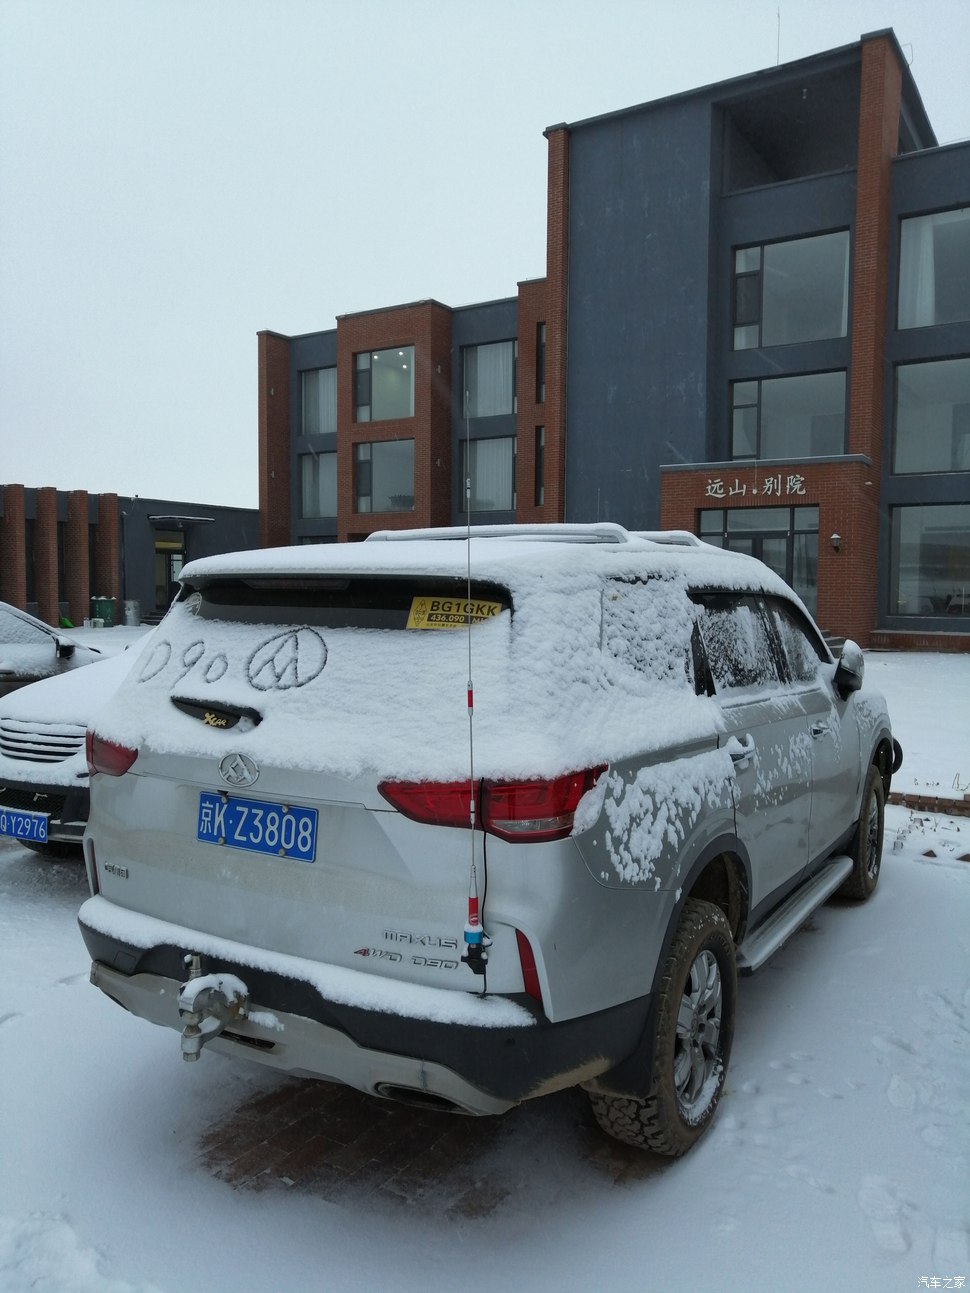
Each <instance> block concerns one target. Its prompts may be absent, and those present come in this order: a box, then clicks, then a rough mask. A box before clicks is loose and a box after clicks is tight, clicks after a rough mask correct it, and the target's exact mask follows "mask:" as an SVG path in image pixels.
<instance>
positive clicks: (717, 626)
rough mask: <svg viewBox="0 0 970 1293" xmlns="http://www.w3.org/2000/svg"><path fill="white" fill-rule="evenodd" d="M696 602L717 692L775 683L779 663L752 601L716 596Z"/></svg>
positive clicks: (758, 607)
mask: <svg viewBox="0 0 970 1293" xmlns="http://www.w3.org/2000/svg"><path fill="white" fill-rule="evenodd" d="M698 600H699V602H700V605H701V608H702V613H701V637H702V638H703V640H704V649H705V652H706V654H707V660H708V663H709V664H710V666H711V674H712V675H713V678H714V684H715V686H716V688H717V690H718V691H719V692H723V691H733V690H735V689H736V688H740V687H762V686H765V685H766V684H768V683H774V682H778V681H779V673H778V662H777V660H776V659H775V653H774V649H773V647H772V643H771V635H770V633H769V631H768V622H767V620H766V618H765V615H764V611H763V609H762V607H761V606H760V605H759V603H757V602H756V601H755V599H754V598H753V597H728V596H721V595H718V594H711V595H708V596H703V597H701V598H699V599H698Z"/></svg>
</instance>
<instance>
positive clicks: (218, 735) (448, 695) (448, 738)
mask: <svg viewBox="0 0 970 1293" xmlns="http://www.w3.org/2000/svg"><path fill="white" fill-rule="evenodd" d="M471 546H472V551H471V565H472V571H473V575H474V578H475V579H476V580H479V581H488V582H493V583H497V584H500V585H502V586H504V587H506V588H508V589H509V591H510V593H511V596H512V600H513V607H514V610H513V613H511V614H510V613H509V611H507V610H506V611H503V612H502V613H501V614H500V615H497V616H496V617H495V618H493V619H491V620H489V621H487V622H485V623H482V624H476V625H475V626H474V628H473V629H472V631H471V634H470V635H469V634H466V633H465V632H463V631H459V632H445V631H437V632H426V631H420V630H413V629H412V630H387V629H380V630H377V629H359V628H342V629H321V630H319V631H318V632H317V631H312V632H313V635H314V636H315V637H317V638H322V639H323V642H324V644H325V647H324V649H323V650H322V651H321V649H320V648H319V647H318V648H317V650H318V653H319V654H320V655H325V667H322V668H320V669H319V670H318V671H317V672H316V676H314V677H313V678H312V679H311V680H309V681H307V682H306V683H305V685H304V684H303V683H300V684H299V685H290V686H288V687H285V688H278V689H270V690H266V689H264V688H263V687H262V685H260V682H259V680H258V679H257V680H255V681H254V673H253V665H254V661H256V660H257V659H258V657H259V652H260V651H261V650H265V649H268V648H270V647H271V646H272V643H273V641H274V639H275V638H276V637H278V636H279V635H280V625H279V624H273V625H269V624H266V625H253V624H240V623H229V622H226V621H219V620H216V619H208V618H206V619H203V618H196V617H195V616H194V615H193V613H192V608H191V604H190V603H187V602H181V603H177V604H176V605H175V606H173V608H172V609H171V610H170V611H169V613H168V615H167V616H166V618H165V620H164V621H163V623H162V625H161V626H160V628H159V630H158V631H157V634H156V636H155V639H154V641H153V643H152V646H151V648H150V649H149V650H148V651H146V652H145V653H144V654H143V656H142V659H141V663H140V665H139V667H138V668H136V669H134V670H133V671H132V672H131V674H130V675H129V677H128V678H127V679H126V681H125V682H124V683H123V685H122V686H121V688H120V689H119V691H118V693H117V695H116V696H115V697H114V698H113V699H112V700H111V701H109V703H108V705H107V706H106V708H105V709H104V710H103V711H102V713H101V715H100V716H99V719H98V721H97V730H98V732H99V733H100V734H101V735H103V736H105V737H107V738H108V739H110V740H114V741H118V742H120V743H122V744H124V745H128V746H131V747H134V748H139V747H142V746H145V745H147V746H149V747H150V748H151V749H153V750H155V751H158V752H160V753H179V754H187V755H198V756H203V757H210V758H211V757H213V756H215V757H216V758H217V759H219V758H221V757H222V756H223V755H224V754H226V753H228V752H230V751H234V750H237V749H240V750H244V751H245V752H246V753H247V754H248V755H250V756H251V757H252V758H254V759H256V760H257V761H259V762H264V763H266V764H268V765H272V766H284V767H292V768H301V769H310V770H314V771H321V772H328V773H332V774H334V775H338V776H343V777H355V776H359V775H361V774H363V773H372V774H375V775H379V776H385V777H387V776H391V777H401V778H414V779H430V778H440V779H459V778H461V777H463V776H467V775H468V766H469V730H468V727H469V725H468V711H467V706H466V684H467V680H468V672H469V664H468V644H469V636H470V638H471V643H472V665H471V670H472V678H473V681H474V698H475V708H474V746H475V772H476V775H479V776H486V777H487V776H491V777H520V776H530V775H542V776H554V775H558V774H559V773H562V772H567V771H572V770H575V769H578V768H582V767H589V766H593V765H596V764H599V763H604V762H612V761H614V760H616V759H620V758H624V757H630V756H631V755H633V754H635V753H639V752H643V751H648V750H651V749H660V748H663V747H670V746H672V745H676V744H678V743H680V742H683V741H688V740H697V739H705V738H713V737H714V736H715V734H716V732H717V731H718V729H719V727H720V709H719V707H718V705H717V703H716V702H715V701H712V700H711V699H710V698H708V697H706V696H696V695H695V694H694V690H693V686H692V685H690V684H689V683H688V679H687V676H686V673H685V670H684V668H683V665H682V661H683V657H684V643H685V640H686V639H685V635H684V631H685V624H686V623H687V622H688V620H689V617H690V616H691V614H692V609H691V606H690V603H689V601H688V599H687V588H688V584H689V583H694V584H696V585H701V586H703V585H710V584H714V585H716V586H720V587H737V588H762V589H765V590H770V591H778V592H782V593H786V592H787V593H788V595H789V596H790V592H789V590H787V587H786V585H785V584H784V583H783V582H782V581H781V580H779V579H777V577H776V576H774V575H773V574H772V573H771V572H770V571H769V570H768V569H767V568H766V567H765V566H763V565H762V564H761V563H760V562H756V561H752V560H749V559H745V558H739V557H737V556H736V555H734V554H729V553H723V552H721V551H720V550H718V549H715V548H709V547H704V548H688V549H685V550H679V549H671V548H669V547H663V548H661V547H660V546H658V545H656V544H653V543H650V542H648V541H646V540H639V539H631V540H630V541H629V542H625V543H617V544H613V543H606V544H603V543H599V544H589V543H585V544H583V543H568V542H556V543H550V542H543V541H541V540H537V539H530V540H529V541H528V542H523V541H521V540H514V539H487V540H486V539H477V540H476V539H473V540H472V545H471ZM466 566H467V547H466V543H465V542H462V541H442V540H431V539H428V540H425V539H419V540H408V541H404V542H368V543H362V544H346V545H326V546H319V547H309V546H307V547H298V548H289V549H277V550H265V551H258V552H252V553H244V554H239V553H233V554H228V555H226V556H221V557H209V558H205V559H203V560H200V561H196V562H192V563H191V564H190V565H188V566H187V567H186V568H185V570H184V571H183V581H184V582H186V583H187V584H189V585H190V586H191V585H192V583H193V581H194V580H198V579H204V578H208V577H212V576H219V575H235V574H238V573H240V572H246V573H252V574H257V575H267V574H280V575H295V574H319V573H338V572H339V573H345V574H359V573H368V574H388V573H391V574H405V575H406V574H417V575H429V574H430V575H451V576H453V577H464V574H465V571H466ZM646 575H650V576H651V577H652V579H651V584H650V593H649V596H647V597H643V596H640V597H637V596H632V597H629V598H627V597H625V596H620V597H619V598H618V599H616V601H615V603H614V602H610V603H609V604H608V605H606V604H605V603H604V598H608V596H609V592H608V589H609V583H608V581H609V580H610V579H614V578H615V579H617V580H630V579H636V578H637V577H643V576H646ZM604 608H605V609H604ZM631 616H632V617H633V618H634V619H636V618H637V617H640V619H639V624H640V629H641V636H643V637H644V638H645V640H646V641H647V642H648V644H649V645H648V650H647V652H646V658H645V659H637V660H635V661H634V660H630V659H629V658H627V654H628V653H624V651H623V650H620V649H616V648H615V646H614V645H611V644H614V643H617V642H622V640H623V637H624V629H623V620H624V617H631ZM604 624H605V628H606V632H605V633H604ZM293 628H294V629H299V628H300V625H299V622H298V621H297V620H295V622H294V625H293ZM305 632H306V633H307V634H310V633H311V630H305ZM603 638H605V639H606V640H605V645H604V643H603V641H602V640H601V639H603ZM311 640H312V639H311ZM671 661H674V662H676V663H675V664H674V666H673V667H671ZM172 696H177V697H180V698H182V699H189V700H193V701H196V702H198V703H202V704H203V705H205V706H220V705H221V706H225V707H236V708H239V709H251V710H254V711H256V712H257V713H258V714H259V716H260V719H261V721H260V722H259V725H258V726H257V727H250V729H249V730H247V731H244V730H243V729H242V728H235V729H231V730H230V731H220V730H214V729H212V728H209V727H206V726H205V725H204V724H203V723H201V722H199V721H198V720H197V719H194V718H191V717H188V716H187V715H186V714H184V713H182V712H181V711H180V710H179V709H177V708H176V707H175V706H174V705H173V704H172V703H171V697H172Z"/></svg>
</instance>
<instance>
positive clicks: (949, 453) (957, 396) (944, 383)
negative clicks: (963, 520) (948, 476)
mask: <svg viewBox="0 0 970 1293" xmlns="http://www.w3.org/2000/svg"><path fill="white" fill-rule="evenodd" d="M895 424H896V435H895V441H894V443H893V471H894V472H895V473H897V474H898V475H904V474H906V473H907V472H935V471H970V359H941V360H935V361H934V362H933V363H928V364H901V365H900V366H899V367H898V368H897V369H896V418H895Z"/></svg>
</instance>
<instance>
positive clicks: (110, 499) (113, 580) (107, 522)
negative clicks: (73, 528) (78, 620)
mask: <svg viewBox="0 0 970 1293" xmlns="http://www.w3.org/2000/svg"><path fill="white" fill-rule="evenodd" d="M118 531H119V523H118V495H117V494H99V495H98V524H97V530H96V532H95V539H94V587H93V588H92V589H91V596H92V597H114V598H115V599H117V598H118V597H119V596H120V593H121V576H120V562H119V553H120V546H119V533H118ZM123 610H124V608H123V607H122V606H120V605H119V604H117V600H116V605H115V622H116V623H121V622H122V618H123V617H122V612H123ZM88 614H90V611H88Z"/></svg>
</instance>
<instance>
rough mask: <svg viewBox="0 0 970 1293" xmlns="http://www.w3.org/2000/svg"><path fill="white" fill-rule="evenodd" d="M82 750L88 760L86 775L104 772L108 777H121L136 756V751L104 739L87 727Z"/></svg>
mask: <svg viewBox="0 0 970 1293" xmlns="http://www.w3.org/2000/svg"><path fill="white" fill-rule="evenodd" d="M84 752H85V754H86V755H87V760H88V775H89V776H92V777H93V776H94V774H95V773H96V772H105V773H107V775H108V776H109V777H123V776H124V774H125V773H126V772H127V771H128V769H129V768H130V767H131V765H132V764H133V763H134V762H135V760H136V759H137V758H138V751H137V750H131V749H129V748H128V746H127V745H118V744H117V743H116V742H115V741H106V740H105V738H104V737H103V736H98V734H97V732H92V731H91V729H90V728H88V731H87V733H86V734H85V737H84Z"/></svg>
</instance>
